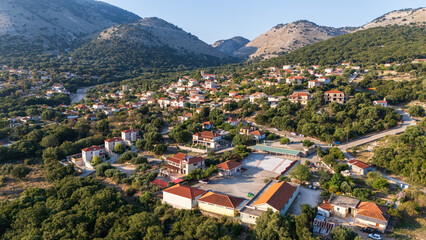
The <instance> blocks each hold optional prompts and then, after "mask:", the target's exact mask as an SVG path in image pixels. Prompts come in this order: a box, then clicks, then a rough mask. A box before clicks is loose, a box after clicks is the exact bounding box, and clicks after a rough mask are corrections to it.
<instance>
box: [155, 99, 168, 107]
mask: <svg viewBox="0 0 426 240" xmlns="http://www.w3.org/2000/svg"><path fill="white" fill-rule="evenodd" d="M158 104H160V107H161V108H166V107H168V106H169V105H170V99H169V98H166V97H162V98H160V99H158Z"/></svg>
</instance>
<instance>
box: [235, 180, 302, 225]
mask: <svg viewBox="0 0 426 240" xmlns="http://www.w3.org/2000/svg"><path fill="white" fill-rule="evenodd" d="M298 194H299V185H293V184H290V183H288V182H280V181H276V180H271V181H269V182H268V183H267V184H266V185H265V186H264V187H263V188H262V189H261V190H260V191H259V193H257V194H256V196H254V197H253V198H252V200H250V201H249V202H248V203H247V204H246V205H245V206H244V208H242V209H241V211H240V214H241V221H242V222H245V223H250V224H255V223H256V219H257V218H258V217H259V216H261V215H262V213H263V212H265V211H267V210H268V209H271V210H272V211H274V212H280V213H281V215H285V214H286V213H287V211H288V209H289V208H290V206H291V204H292V203H293V202H294V200H295V199H296V197H297V195H298Z"/></svg>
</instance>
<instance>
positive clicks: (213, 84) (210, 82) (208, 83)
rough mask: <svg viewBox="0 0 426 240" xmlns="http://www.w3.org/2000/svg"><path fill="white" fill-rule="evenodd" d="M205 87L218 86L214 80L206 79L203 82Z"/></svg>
mask: <svg viewBox="0 0 426 240" xmlns="http://www.w3.org/2000/svg"><path fill="white" fill-rule="evenodd" d="M204 86H205V88H207V89H213V88H217V87H218V85H217V83H216V82H214V81H211V80H207V81H206V82H205V85H204Z"/></svg>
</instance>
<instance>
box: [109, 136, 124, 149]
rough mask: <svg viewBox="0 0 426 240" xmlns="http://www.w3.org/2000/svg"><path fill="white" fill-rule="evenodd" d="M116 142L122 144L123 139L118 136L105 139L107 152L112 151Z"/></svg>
mask: <svg viewBox="0 0 426 240" xmlns="http://www.w3.org/2000/svg"><path fill="white" fill-rule="evenodd" d="M118 144H123V145H124V140H123V139H122V138H120V137H115V138H110V139H107V140H105V149H106V150H107V151H108V152H112V151H113V150H114V147H115V146H117V145H118Z"/></svg>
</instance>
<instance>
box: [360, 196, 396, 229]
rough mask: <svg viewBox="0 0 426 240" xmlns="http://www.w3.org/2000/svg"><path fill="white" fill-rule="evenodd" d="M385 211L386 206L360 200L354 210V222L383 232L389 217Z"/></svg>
mask: <svg viewBox="0 0 426 240" xmlns="http://www.w3.org/2000/svg"><path fill="white" fill-rule="evenodd" d="M387 211H388V209H387V208H386V207H383V206H380V205H377V204H376V203H373V202H361V203H359V205H358V207H357V209H356V211H355V224H358V225H361V226H367V227H372V228H375V229H377V230H379V231H381V232H385V231H386V228H387V226H388V222H389V218H390V216H389V214H388V213H387Z"/></svg>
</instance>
